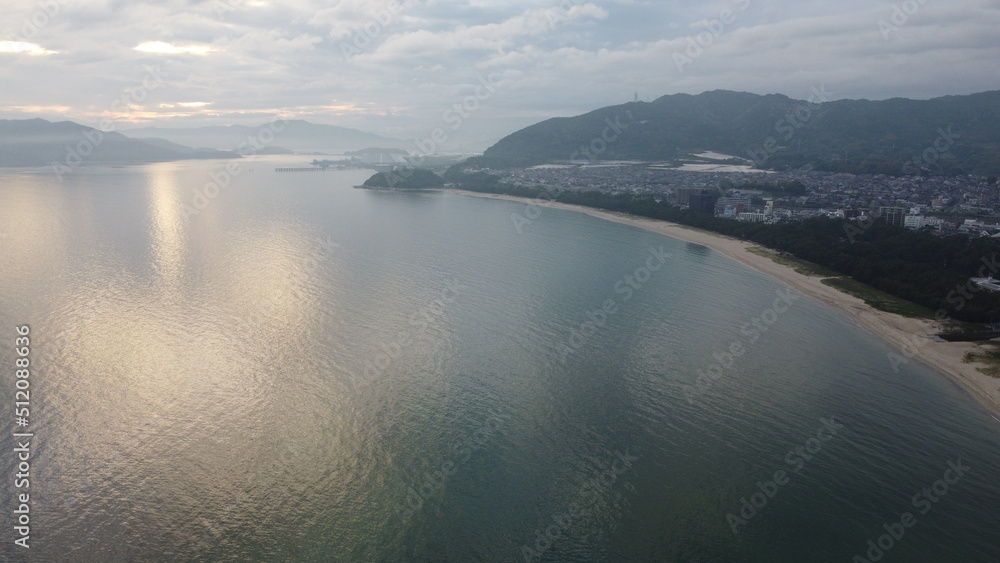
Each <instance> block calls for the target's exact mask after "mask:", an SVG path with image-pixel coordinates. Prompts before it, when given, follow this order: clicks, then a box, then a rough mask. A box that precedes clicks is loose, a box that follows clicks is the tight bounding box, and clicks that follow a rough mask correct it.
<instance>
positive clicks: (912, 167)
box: [470, 89, 1000, 175]
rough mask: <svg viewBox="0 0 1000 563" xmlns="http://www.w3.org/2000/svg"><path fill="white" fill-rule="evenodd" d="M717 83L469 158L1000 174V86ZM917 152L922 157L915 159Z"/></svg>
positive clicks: (516, 138) (549, 127) (551, 124)
mask: <svg viewBox="0 0 1000 563" xmlns="http://www.w3.org/2000/svg"><path fill="white" fill-rule="evenodd" d="M828 96H832V94H831V93H827V92H824V91H823V90H821V89H816V90H815V91H814V93H813V94H812V95H811V96H810V99H809V100H795V99H792V98H789V97H787V96H783V95H780V94H770V95H766V96H761V95H757V94H749V93H745V92H730V91H725V90H716V91H712V92H705V93H703V94H699V95H696V96H692V95H688V94H674V95H669V96H663V97H661V98H659V99H657V100H655V101H653V102H649V103H646V102H630V103H627V104H622V105H618V106H609V107H605V108H601V109H598V110H595V111H592V112H590V113H587V114H584V115H580V116H577V117H569V118H554V119H549V120H546V121H543V122H541V123H537V124H535V125H532V126H530V127H527V128H525V129H522V130H520V131H517V132H515V133H512V134H511V135H508V136H507V137H505V138H503V139H501V140H500V141H499V142H497V143H496V144H495V145H494V146H492V147H490V148H489V149H488V150H487V151H486V152H485V153H484V154H483V156H482V157H480V158H478V159H476V160H474V161H472V162H471V163H470V164H481V165H483V166H491V167H509V166H526V165H533V164H541V163H545V162H558V161H567V160H594V159H600V160H618V159H621V160H667V161H669V160H674V159H677V158H680V157H683V156H685V155H688V154H693V153H698V152H701V151H716V152H721V153H724V154H729V155H735V156H738V157H741V158H744V159H747V160H749V161H753V162H754V163H755V164H756V165H757V166H758V167H760V168H767V169H787V168H797V167H800V166H803V165H807V164H811V165H813V166H815V167H816V168H818V169H820V170H828V171H843V172H854V173H882V174H892V175H904V174H912V173H916V172H917V171H919V170H920V169H925V173H927V172H929V173H935V174H947V175H954V174H962V173H970V174H982V175H996V174H998V173H1000V91H992V92H983V93H980V94H972V95H967V96H946V97H942V98H934V99H931V100H908V99H902V98H893V99H890V100H883V101H869V100H837V101H825V100H826V98H827V97H828ZM915 159H916V160H915Z"/></svg>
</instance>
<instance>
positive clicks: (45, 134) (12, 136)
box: [0, 119, 240, 171]
mask: <svg viewBox="0 0 1000 563" xmlns="http://www.w3.org/2000/svg"><path fill="white" fill-rule="evenodd" d="M239 156H240V155H238V154H236V153H235V152H230V151H219V150H215V149H208V148H199V149H194V148H191V147H188V146H184V145H180V144H177V143H173V142H170V141H167V140H164V139H158V138H151V139H130V138H128V137H126V136H124V135H122V134H120V133H115V132H113V131H101V130H98V129H94V128H93V127H87V126H86V125H81V124H79V123H74V122H72V121H60V122H56V123H53V122H51V121H46V120H44V119H15V120H0V166H52V167H53V168H57V169H60V170H63V171H65V170H69V169H71V168H72V167H75V166H78V165H81V164H145V163H150V162H168V161H173V160H193V159H215V158H226V159H228V158H239Z"/></svg>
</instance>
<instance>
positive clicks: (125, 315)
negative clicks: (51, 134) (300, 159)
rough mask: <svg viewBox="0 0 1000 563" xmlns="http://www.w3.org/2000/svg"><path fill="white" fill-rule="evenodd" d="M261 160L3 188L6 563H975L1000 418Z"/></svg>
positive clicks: (450, 207) (723, 285)
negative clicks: (21, 526)
mask: <svg viewBox="0 0 1000 563" xmlns="http://www.w3.org/2000/svg"><path fill="white" fill-rule="evenodd" d="M287 164H289V162H288V160H287V159H286V160H276V159H271V160H268V159H266V158H255V159H250V160H246V161H241V162H240V167H239V170H238V173H237V174H235V175H231V176H229V177H228V181H224V180H226V175H225V174H223V173H222V172H221V171H222V170H224V166H225V163H219V162H196V163H167V164H157V165H149V166H141V167H121V168H111V167H93V168H88V167H81V168H78V169H76V170H74V171H73V172H72V173H71V174H68V175H66V176H65V177H63V179H62V180H61V181H60V180H58V179H56V178H55V177H54V176H52V175H51V174H49V173H47V171H45V170H7V171H4V172H2V173H0V335H3V337H2V338H0V342H2V343H3V344H0V365H2V366H4V368H3V370H2V371H0V374H2V375H0V388H2V389H3V393H2V396H3V397H4V398H5V400H4V402H5V404H4V405H3V406H2V411H0V412H3V413H5V415H4V416H5V417H6V418H7V420H9V421H10V422H9V423H7V425H6V427H7V428H8V430H7V431H6V432H4V433H3V434H2V436H3V437H2V439H0V452H3V453H2V454H0V482H2V483H3V487H2V489H3V504H2V507H3V510H2V514H0V524H2V529H3V530H4V532H3V534H2V538H0V539H2V542H3V543H2V545H3V551H2V553H0V555H2V556H3V559H4V560H9V561H45V562H47V561H74V562H90V561H95V562H96V561H456V562H468V561H609V562H610V561H613V562H619V561H687V562H696V561H747V562H751V561H752V562H775V561H844V562H848V561H863V560H869V561H874V560H876V559H878V560H880V561H887V562H888V561H907V562H911V561H928V562H936V561H984V562H985V561H997V560H1000V533H998V530H1000V510H998V507H1000V478H998V477H997V470H998V468H1000V424H998V422H997V421H996V420H995V419H994V418H993V417H992V416H991V415H990V414H989V413H986V412H985V411H984V410H983V409H981V408H980V407H979V406H977V405H976V403H975V402H974V401H972V400H971V399H970V398H968V397H967V396H966V395H965V394H964V393H963V392H962V391H961V390H960V389H959V388H958V387H957V386H955V385H954V384H952V383H951V382H949V381H948V380H947V379H945V378H944V377H943V376H941V375H940V374H937V373H935V372H934V371H933V370H931V369H929V368H927V367H924V366H922V365H920V364H918V363H916V362H910V363H908V364H906V365H903V366H901V367H900V369H899V370H898V371H896V370H894V369H893V366H892V364H891V363H890V361H889V359H888V354H889V353H890V352H892V350H891V349H890V348H889V347H887V346H886V345H885V344H883V343H881V342H880V341H879V340H877V339H876V338H875V337H873V336H872V335H870V334H867V333H866V332H864V331H862V330H860V329H859V328H857V327H855V326H854V325H853V324H852V323H851V322H850V321H849V319H847V318H846V317H845V316H843V315H841V314H840V313H838V312H836V311H833V310H831V309H829V308H827V307H825V306H822V305H821V304H819V303H817V302H815V301H813V300H811V299H809V298H807V297H800V296H798V295H796V294H795V293H794V292H789V291H788V290H787V288H784V287H783V286H782V285H781V284H779V283H778V282H776V281H775V280H773V279H770V278H768V277H766V276H764V275H762V274H759V273H757V272H755V271H753V270H750V269H747V268H745V267H743V266H741V265H739V264H737V263H735V262H733V261H731V260H729V259H727V258H725V257H724V256H721V255H720V254H718V253H715V252H713V251H711V250H709V249H708V248H706V247H703V246H700V245H695V244H689V243H685V242H681V241H677V240H674V239H670V238H667V237H663V236H660V235H657V234H654V233H650V232H646V231H642V230H639V229H635V228H632V227H629V226H626V225H621V224H617V223H610V222H606V221H601V220H599V219H596V218H593V217H590V216H587V215H584V214H580V213H574V212H569V211H561V210H555V209H541V210H538V209H530V210H526V209H525V206H524V205H523V204H516V203H512V202H505V201H492V200H485V199H480V198H471V197H465V196H460V195H456V194H449V193H439V192H427V193H388V192H374V191H366V190H358V189H353V188H352V186H354V185H356V184H360V183H361V182H362V181H364V179H365V178H366V177H367V176H368V175H370V173H371V172H370V171H361V170H355V171H337V172H333V171H331V172H317V173H309V174H305V173H299V174H296V173H276V172H274V168H275V167H276V166H282V165H287ZM292 164H294V163H292ZM213 177H214V178H217V179H219V180H217V182H218V183H219V184H223V183H224V184H225V186H224V187H221V189H218V190H215V189H213V188H212V187H210V186H209V187H208V189H207V191H206V184H209V183H210V182H212V181H213V179H212V178H213ZM517 213H520V214H525V213H528V215H527V217H531V220H530V223H526V224H522V225H521V229H520V231H521V232H518V230H517V229H516V228H515V224H514V222H513V221H512V219H511V215H512V214H517ZM22 325H27V326H29V327H30V356H29V357H30V360H31V375H30V378H29V381H30V393H31V394H30V401H29V402H30V415H29V416H28V417H27V419H28V424H27V426H23V427H22V426H16V425H15V420H16V418H15V412H14V409H15V405H14V402H15V395H14V393H15V391H16V389H15V381H16V378H15V375H14V369H15V360H16V358H17V357H18V356H17V354H16V352H15V340H14V339H15V338H16V337H17V336H18V335H17V333H16V329H17V327H19V326H22ZM998 385H1000V382H998ZM14 432H30V433H32V434H33V436H32V437H31V438H30V460H29V463H30V477H29V478H28V479H29V481H30V487H22V488H18V487H16V481H17V478H16V473H18V471H19V470H18V463H19V460H18V459H17V458H16V455H17V454H16V453H15V450H16V448H18V445H19V442H18V440H22V441H23V438H15V437H14V436H13V433H14ZM954 467H962V469H959V470H956V469H954ZM965 467H967V468H968V469H964V468H965ZM25 492H30V503H29V504H30V524H29V527H30V538H29V540H28V542H30V548H28V549H25V548H23V547H21V546H18V545H16V544H15V543H14V540H15V539H17V538H18V537H20V536H19V535H18V532H17V531H15V529H14V526H15V525H16V518H18V517H19V516H18V514H16V513H15V512H14V511H15V509H17V508H18V506H19V504H20V503H19V502H15V498H16V497H15V495H16V494H22V493H25ZM905 513H909V517H908V518H907V517H906V516H904V514H905ZM900 522H902V523H900ZM904 524H905V525H904ZM869 541H871V542H872V543H869ZM880 543H881V546H880V545H879V544H880Z"/></svg>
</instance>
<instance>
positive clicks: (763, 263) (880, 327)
mask: <svg viewBox="0 0 1000 563" xmlns="http://www.w3.org/2000/svg"><path fill="white" fill-rule="evenodd" d="M448 191H450V192H454V193H459V194H463V195H468V196H474V197H484V198H491V199H505V200H509V201H519V202H524V203H526V204H528V203H534V204H536V205H539V206H544V207H555V208H559V209H567V210H571V211H577V212H581V213H586V214H588V215H592V216H594V217H599V218H601V219H606V220H609V221H615V222H618V223H625V224H628V225H633V226H636V227H640V228H642V229H647V230H649V231H653V232H656V233H660V234H663V235H666V236H669V237H672V238H675V239H679V240H683V241H687V242H692V243H696V244H701V245H704V246H707V247H709V248H711V249H712V250H715V251H717V252H720V253H722V254H724V255H725V256H727V257H729V258H731V259H733V260H736V261H738V262H740V263H742V264H744V265H746V266H749V267H751V268H753V269H755V270H757V271H759V272H762V273H764V274H767V275H769V276H771V277H773V278H775V279H777V280H778V281H780V282H782V283H784V284H787V285H789V286H791V287H793V288H795V289H798V290H799V291H801V292H802V293H803V294H805V295H808V296H810V297H812V298H814V299H817V300H819V301H821V302H823V303H825V304H826V305H828V306H830V307H834V308H836V309H838V310H840V311H843V312H844V313H846V314H847V317H848V318H849V319H850V320H851V321H852V322H854V323H855V324H856V325H857V326H859V327H860V328H862V329H864V330H866V331H868V332H869V333H871V334H874V335H875V336H877V337H878V338H881V339H882V340H883V341H884V342H886V343H888V344H889V345H890V346H892V347H893V348H895V349H896V351H897V352H896V355H895V356H889V355H887V357H886V363H887V364H889V365H893V364H895V365H897V366H898V368H899V372H900V373H902V374H905V373H906V367H907V365H910V364H911V363H912V362H914V361H919V362H922V363H924V364H926V365H928V366H930V367H932V368H934V369H935V370H937V371H939V372H941V373H943V374H945V375H946V376H948V377H949V378H950V379H951V380H952V381H954V382H955V383H957V384H958V385H959V386H961V388H962V389H964V390H965V391H966V392H967V393H968V394H969V395H971V396H972V397H973V398H974V399H976V401H977V402H979V403H980V404H981V405H983V406H984V407H985V408H987V409H988V410H989V411H990V412H991V413H993V416H994V418H995V419H997V421H998V422H1000V379H996V378H993V377H990V376H988V375H986V374H984V373H982V372H980V371H978V370H977V369H976V367H977V364H975V363H963V361H962V359H963V357H964V356H965V354H966V353H967V352H979V351H981V349H980V347H979V346H978V345H977V344H974V343H969V342H943V341H939V340H936V339H935V338H934V334H935V333H937V332H939V330H940V328H941V327H940V323H937V322H935V321H932V320H926V319H914V318H909V317H904V316H901V315H897V314H894V313H887V312H884V311H879V310H878V309H875V308H873V307H871V306H869V305H868V304H867V303H865V302H864V301H863V300H861V299H859V298H857V297H854V296H852V295H848V294H846V293H843V292H841V291H839V290H837V289H835V288H833V287H830V286H828V285H825V284H823V283H822V281H821V280H822V279H823V278H821V277H816V276H807V275H804V274H800V273H799V272H796V271H795V270H793V269H792V268H790V267H788V266H785V265H782V264H779V263H777V262H775V261H773V260H771V259H770V258H768V257H767V256H762V255H759V254H755V253H753V252H750V251H748V249H749V248H752V247H755V246H758V245H755V244H753V243H748V242H745V241H741V240H737V239H734V238H730V237H726V236H723V235H719V234H715V233H711V232H708V231H702V230H700V229H694V228H691V227H686V226H683V225H678V224H676V223H668V222H666V221H659V220H655V219H646V218H643V217H636V216H632V215H626V214H623V213H616V212H609V211H603V210H599V209H593V208H589V207H582V206H577V205H568V204H564V203H555V202H548V201H544V200H536V199H527V198H521V197H513V196H505V195H497V194H484V193H478V192H468V191H463V190H448Z"/></svg>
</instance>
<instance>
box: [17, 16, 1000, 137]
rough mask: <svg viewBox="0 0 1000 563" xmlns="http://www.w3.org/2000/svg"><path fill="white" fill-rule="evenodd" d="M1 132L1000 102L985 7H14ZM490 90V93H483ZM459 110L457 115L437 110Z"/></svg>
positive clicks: (507, 127) (501, 127)
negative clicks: (728, 101) (34, 125)
mask: <svg viewBox="0 0 1000 563" xmlns="http://www.w3.org/2000/svg"><path fill="white" fill-rule="evenodd" d="M4 8H5V14H4V16H3V18H2V21H0V76H2V78H0V80H2V82H0V83H2V84H3V88H2V89H0V118H26V117H43V118H46V119H72V120H75V121H79V122H81V123H86V124H88V125H92V126H97V125H98V124H100V123H101V122H102V121H103V122H104V123H109V122H110V123H113V124H114V125H115V127H116V128H119V129H125V128H128V127H130V126H132V124H151V123H152V124H160V125H166V126H182V125H203V124H214V123H246V124H256V123H261V122H264V121H266V120H268V119H272V118H275V117H283V118H301V119H308V120H310V121H314V122H318V123H328V124H334V125H342V126H347V127H355V128H359V129H363V130H367V131H372V132H376V133H380V134H384V135H391V136H396V137H400V138H418V137H420V136H422V135H426V134H428V133H429V131H430V130H432V129H433V128H434V127H436V126H438V125H441V124H442V123H444V120H445V119H446V117H450V118H451V119H452V120H454V119H456V118H455V115H456V113H454V112H455V111H456V108H454V105H455V104H463V103H464V104H465V108H462V109H460V110H459V111H458V115H462V133H463V134H464V135H465V136H466V137H468V138H470V139H474V138H476V137H481V138H483V139H491V138H498V137H500V136H502V135H504V134H506V133H509V132H511V131H513V130H516V129H518V128H520V127H523V126H525V125H528V124H531V123H534V122H537V121H540V120H542V119H545V118H548V117H553V116H568V115H576V114H579V113H583V112H586V111H589V110H591V109H595V108H598V107H602V106H606V105H611V104H617V103H622V102H625V101H630V100H632V99H633V96H635V94H636V93H638V96H639V98H640V99H642V100H646V101H649V100H652V99H654V98H656V97H658V96H661V95H664V94H672V93H677V92H683V93H691V94H695V93H699V92H703V91H706V90H713V89H719V88H721V89H730V90H741V91H749V92H756V93H772V92H777V93H782V94H786V95H788V96H791V97H793V98H807V97H808V96H809V94H810V89H811V88H813V87H825V90H826V91H828V92H830V93H831V94H832V95H833V97H834V98H870V99H884V98H890V97H896V96H900V97H910V98H929V97H934V96H941V95H948V94H969V93H973V92H980V91H984V90H995V89H1000V32H998V30H1000V2H998V1H997V0H947V1H946V0H906V1H902V0H896V1H889V0H875V1H873V0H838V1H837V2H830V1H828V0H823V1H818V0H794V1H793V0H770V1H765V0H715V1H708V2H705V1H670V0H658V1H645V0H602V1H591V2H588V1H586V0H564V1H562V3H560V1H559V0H551V1H541V2H539V1H531V2H527V1H520V0H513V1H512V0H505V1H502V2H501V1H499V0H497V1H494V0H455V1H448V0H419V1H418V0H395V1H393V2H388V1H382V0H375V1H368V0H341V1H337V0H326V1H319V0H148V1H143V0H13V1H11V0H7V1H6V2H4ZM487 85H488V86H489V87H487ZM449 108H451V109H452V111H453V113H451V114H446V113H445V112H446V111H447V110H449Z"/></svg>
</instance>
